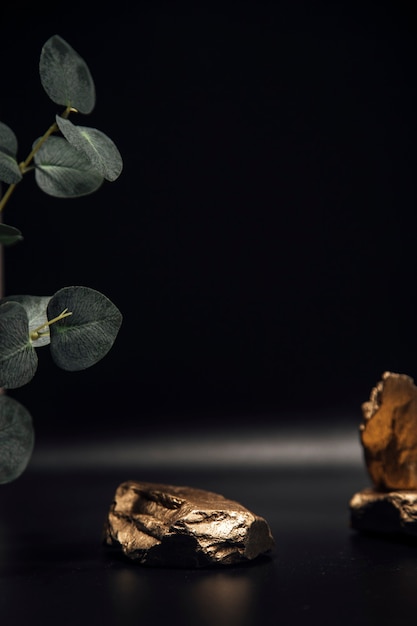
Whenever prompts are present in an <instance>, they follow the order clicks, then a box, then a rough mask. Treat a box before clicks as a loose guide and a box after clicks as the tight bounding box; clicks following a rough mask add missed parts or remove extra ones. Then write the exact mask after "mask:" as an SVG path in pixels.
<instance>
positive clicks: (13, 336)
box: [0, 302, 38, 389]
mask: <svg viewBox="0 0 417 626" xmlns="http://www.w3.org/2000/svg"><path fill="white" fill-rule="evenodd" d="M37 367H38V357H37V355H36V351H35V349H34V347H33V346H32V344H31V341H30V338H29V321H28V316H27V313H26V311H25V309H24V307H23V306H22V305H21V304H19V303H18V302H4V304H1V305H0V387H6V388H8V389H14V388H16V387H22V386H23V385H26V383H28V382H29V381H30V380H31V379H32V378H33V376H34V375H35V372H36V369H37Z"/></svg>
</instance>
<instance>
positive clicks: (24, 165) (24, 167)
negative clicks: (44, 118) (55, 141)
mask: <svg viewBox="0 0 417 626" xmlns="http://www.w3.org/2000/svg"><path fill="white" fill-rule="evenodd" d="M72 112H77V109H74V107H70V106H68V107H67V108H66V109H65V111H64V112H63V113H62V115H61V117H63V118H64V119H67V118H68V117H69V114H70V113H72ZM58 130H59V128H58V124H57V123H56V122H54V123H53V124H51V125H50V127H49V128H48V130H47V131H46V132H45V133H44V134H43V135H42V137H41V138H40V139H39V140H38V141H37V142H36V144H35V145H34V146H33V148H32V150H31V151H30V152H29V154H28V156H27V157H26V159H25V160H24V161H22V162H21V163H19V169H20V171H21V173H22V174H26V172H28V171H29V165H30V164H31V163H32V161H33V159H34V157H35V154H36V153H37V152H38V151H39V150H40V148H41V147H42V146H43V144H44V143H45V141H46V140H47V139H48V138H49V137H50V136H51V135H53V134H54V133H56V132H57V131H58ZM17 185H18V183H12V184H11V185H9V186H8V188H7V191H6V193H5V194H4V196H3V197H2V199H1V200H0V213H1V212H2V211H3V209H4V207H5V206H6V204H7V202H8V200H9V198H10V196H11V195H12V193H13V191H14V190H15V188H16V186H17Z"/></svg>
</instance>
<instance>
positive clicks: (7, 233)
mask: <svg viewBox="0 0 417 626" xmlns="http://www.w3.org/2000/svg"><path fill="white" fill-rule="evenodd" d="M22 239H23V237H22V233H21V232H20V230H19V229H18V228H15V227H14V226H7V224H0V245H3V246H11V245H13V244H14V243H17V242H18V241H22Z"/></svg>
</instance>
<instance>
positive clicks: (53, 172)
mask: <svg viewBox="0 0 417 626" xmlns="http://www.w3.org/2000/svg"><path fill="white" fill-rule="evenodd" d="M35 167H36V170H35V178H36V182H37V184H38V185H39V187H40V189H42V191H44V192H45V193H47V194H48V195H50V196H55V197H58V198H77V197H80V196H87V195H88V194H90V193H93V192H94V191H96V190H97V189H98V188H99V187H100V186H101V185H102V183H103V180H104V179H103V176H101V174H99V172H97V170H95V169H94V168H93V167H92V166H91V163H90V161H89V160H88V159H87V158H86V157H85V156H84V155H83V154H81V152H79V151H78V150H76V149H75V148H74V147H73V146H72V145H71V144H70V143H68V141H67V140H66V139H64V138H63V137H49V138H48V139H47V141H45V143H44V144H43V145H42V146H41V148H40V149H39V151H38V152H37V153H36V155H35Z"/></svg>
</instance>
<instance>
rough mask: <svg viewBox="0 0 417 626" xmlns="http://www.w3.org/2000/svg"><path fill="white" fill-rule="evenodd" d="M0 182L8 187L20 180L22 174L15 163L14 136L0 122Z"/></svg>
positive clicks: (15, 141) (15, 140)
mask: <svg viewBox="0 0 417 626" xmlns="http://www.w3.org/2000/svg"><path fill="white" fill-rule="evenodd" d="M0 180H1V181H2V182H4V183H7V184H8V185H12V184H15V183H18V182H19V181H20V180H22V172H21V171H20V168H19V164H18V162H17V139H16V135H15V134H14V132H13V131H12V129H11V128H9V127H8V126H7V125H6V124H3V122H0Z"/></svg>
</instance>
